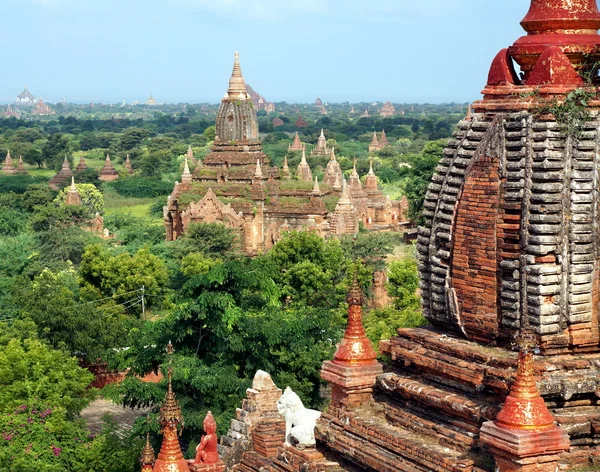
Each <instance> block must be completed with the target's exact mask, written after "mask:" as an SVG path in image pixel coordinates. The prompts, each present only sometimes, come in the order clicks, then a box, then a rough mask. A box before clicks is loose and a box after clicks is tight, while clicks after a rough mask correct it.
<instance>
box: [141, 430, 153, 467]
mask: <svg viewBox="0 0 600 472" xmlns="http://www.w3.org/2000/svg"><path fill="white" fill-rule="evenodd" d="M155 460H156V458H155V457H154V449H153V448H152V445H151V444H150V433H146V445H145V446H144V449H142V453H141V455H140V463H141V464H142V467H143V466H148V465H150V466H152V465H154V462H155Z"/></svg>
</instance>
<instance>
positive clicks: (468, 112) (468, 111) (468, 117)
mask: <svg viewBox="0 0 600 472" xmlns="http://www.w3.org/2000/svg"><path fill="white" fill-rule="evenodd" d="M472 119H473V111H472V110H471V104H470V103H469V108H467V115H466V116H465V121H471V120H472Z"/></svg>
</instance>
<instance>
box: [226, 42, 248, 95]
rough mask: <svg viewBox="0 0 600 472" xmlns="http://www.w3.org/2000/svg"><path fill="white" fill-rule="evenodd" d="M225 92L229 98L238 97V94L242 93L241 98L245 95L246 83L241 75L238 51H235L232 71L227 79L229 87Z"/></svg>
mask: <svg viewBox="0 0 600 472" xmlns="http://www.w3.org/2000/svg"><path fill="white" fill-rule="evenodd" d="M227 94H228V95H229V97H230V98H239V95H243V98H246V97H247V94H248V93H247V91H246V83H245V82H244V77H243V76H242V68H241V67H240V53H239V52H237V51H236V52H235V59H234V61H233V72H232V73H231V78H230V79H229V89H227Z"/></svg>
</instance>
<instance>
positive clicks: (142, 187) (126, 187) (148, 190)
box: [109, 177, 174, 198]
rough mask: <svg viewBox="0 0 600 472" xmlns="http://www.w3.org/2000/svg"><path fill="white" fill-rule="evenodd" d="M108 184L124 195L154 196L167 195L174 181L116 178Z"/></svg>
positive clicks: (136, 196)
mask: <svg viewBox="0 0 600 472" xmlns="http://www.w3.org/2000/svg"><path fill="white" fill-rule="evenodd" d="M109 185H110V186H111V187H112V188H114V189H115V190H116V191H117V193H118V194H119V195H122V196H124V197H134V198H154V197H162V196H164V195H169V194H170V193H171V191H172V190H173V185H174V183H173V182H165V181H162V180H157V179H152V178H147V177H142V178H130V179H123V180H116V181H114V182H111V183H110V184H109Z"/></svg>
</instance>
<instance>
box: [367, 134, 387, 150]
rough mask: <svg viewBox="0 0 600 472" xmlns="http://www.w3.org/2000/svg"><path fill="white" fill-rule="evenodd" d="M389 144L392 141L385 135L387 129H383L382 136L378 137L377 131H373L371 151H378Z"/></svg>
mask: <svg viewBox="0 0 600 472" xmlns="http://www.w3.org/2000/svg"><path fill="white" fill-rule="evenodd" d="M389 145H390V143H389V141H388V139H387V136H386V135H385V130H382V131H381V137H380V138H377V133H376V132H375V131H373V139H372V140H371V144H369V152H373V151H378V150H379V149H383V148H384V147H386V146H389Z"/></svg>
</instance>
